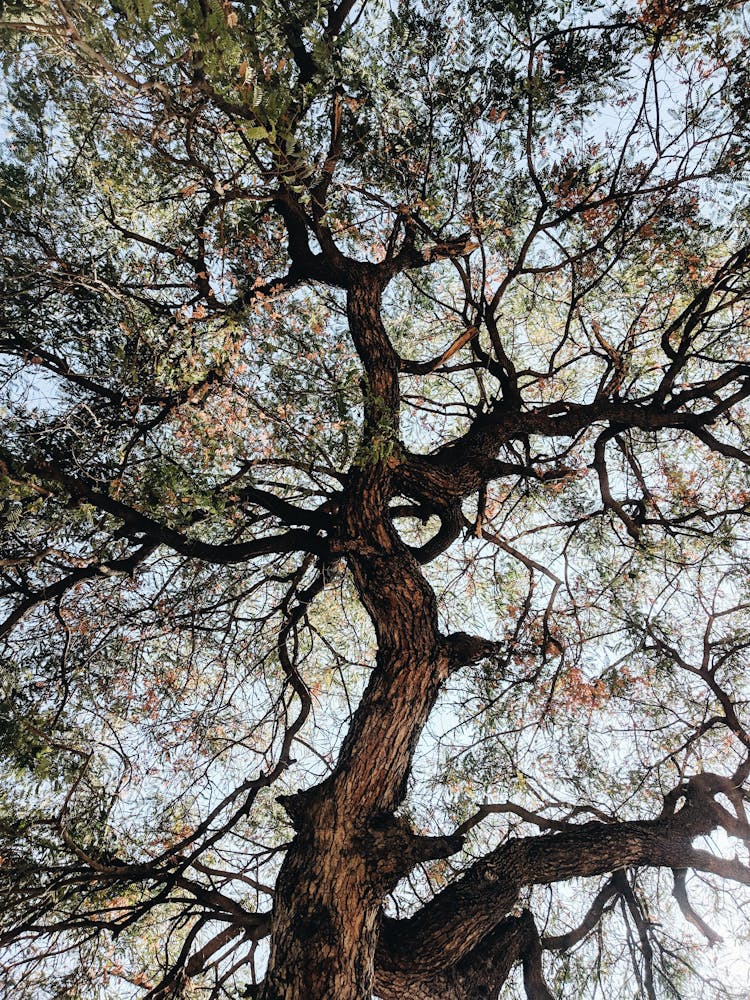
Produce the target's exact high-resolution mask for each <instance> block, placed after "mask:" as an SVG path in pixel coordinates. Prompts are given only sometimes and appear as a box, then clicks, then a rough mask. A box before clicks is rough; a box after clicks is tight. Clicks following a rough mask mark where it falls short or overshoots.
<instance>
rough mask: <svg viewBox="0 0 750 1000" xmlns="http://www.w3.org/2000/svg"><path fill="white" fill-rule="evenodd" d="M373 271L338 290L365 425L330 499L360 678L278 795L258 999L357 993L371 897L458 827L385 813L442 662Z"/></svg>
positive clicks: (445, 658)
mask: <svg viewBox="0 0 750 1000" xmlns="http://www.w3.org/2000/svg"><path fill="white" fill-rule="evenodd" d="M380 294H381V289H380V286H379V285H378V283H377V282H376V281H374V280H373V277H372V275H365V276H364V278H363V280H362V282H360V283H359V284H358V285H357V287H356V288H353V289H352V290H351V291H350V293H349V322H350V328H351V331H352V336H353V339H354V342H355V344H357V347H358V349H359V350H360V354H361V356H362V358H363V362H364V364H365V370H366V375H367V386H366V389H365V430H364V435H363V443H362V448H361V454H360V459H359V462H358V465H357V466H356V467H355V468H354V469H353V470H352V473H351V475H350V481H349V486H348V489H347V491H346V499H345V502H344V505H343V509H342V522H343V525H344V530H343V532H342V538H341V542H340V544H341V548H342V552H343V553H344V554H345V555H346V557H347V559H348V561H349V565H350V568H351V571H352V574H353V577H354V581H355V583H356V586H357V589H358V591H359V595H360V599H361V600H362V603H363V604H364V606H365V608H366V609H367V611H368V613H369V615H370V617H371V619H372V621H373V624H374V627H375V631H376V635H377V639H378V656H377V664H376V667H375V670H374V671H373V674H372V677H371V680H370V684H369V685H368V688H367V690H366V692H365V694H364V696H363V699H362V702H361V704H360V706H359V708H358V710H357V712H356V713H355V716H354V719H353V720H352V724H351V727H350V730H349V733H348V734H347V737H346V739H345V740H344V744H343V746H342V749H341V752H340V755H339V760H338V763H337V766H336V769H335V771H334V773H333V774H332V775H331V776H330V777H329V778H328V779H327V780H326V781H324V782H323V783H322V784H321V785H319V786H317V787H315V788H312V789H309V790H307V791H305V792H301V793H298V794H297V795H295V796H290V797H289V798H288V799H286V800H285V801H284V804H285V806H286V808H287V811H288V812H289V814H290V816H291V818H292V821H293V823H294V825H295V829H296V830H297V835H296V837H295V840H294V842H293V844H292V845H291V847H290V849H289V851H288V853H287V856H286V859H285V861H284V864H283V867H282V871H281V873H280V876H279V880H278V883H277V890H276V903H275V908H274V920H273V931H272V948H271V957H270V964H269V969H268V974H267V978H266V983H265V986H264V990H263V993H262V997H263V1000H333V998H336V1000H365V998H369V997H370V995H371V992H372V983H373V967H374V958H375V948H376V944H377V938H378V921H379V912H380V906H381V903H382V900H383V897H384V895H385V894H386V893H387V892H388V890H389V889H390V888H392V886H393V885H395V882H396V881H397V880H398V878H399V877H401V875H403V874H405V873H406V872H407V871H408V870H409V869H410V868H411V867H413V865H414V864H416V863H417V862H418V861H419V860H422V859H424V858H427V857H436V856H443V855H445V854H450V853H453V851H455V850H456V849H457V848H458V847H459V846H460V838H459V839H456V838H435V839H434V840H432V839H430V838H423V837H415V836H414V835H412V833H411V832H410V830H409V829H408V827H407V826H406V824H404V823H403V822H401V821H399V820H397V819H396V818H395V817H394V811H395V810H396V809H397V808H398V806H399V804H400V803H401V801H402V799H403V796H404V793H405V788H406V779H407V776H408V772H409V767H410V764H411V759H412V755H413V752H414V747H415V745H416V741H417V739H418V738H419V734H420V732H421V730H422V727H423V726H424V724H425V722H426V721H427V717H428V715H429V712H430V710H431V708H432V706H433V705H434V703H435V699H436V697H437V694H438V691H439V689H440V685H441V684H442V682H443V680H444V679H445V678H446V677H447V675H448V673H449V670H450V667H451V646H450V644H449V643H448V642H446V640H445V639H444V638H443V637H442V636H441V635H440V632H439V630H438V627H437V607H436V602H435V596H434V593H433V591H432V589H431V588H430V586H429V585H428V584H427V582H426V581H425V579H424V577H423V576H422V573H421V571H420V569H419V565H418V563H417V562H416V560H415V559H414V558H413V556H411V555H410V554H409V552H408V551H407V550H406V547H405V546H404V544H403V543H402V542H401V540H400V539H399V537H398V535H397V533H396V532H395V530H394V528H393V525H392V523H391V519H390V516H389V514H388V505H389V502H390V496H391V478H392V467H393V461H392V460H390V459H391V457H392V456H391V454H390V449H391V448H393V447H395V446H396V445H397V435H398V403H399V392H398V363H397V358H396V357H395V355H394V353H393V350H392V348H391V346H390V343H389V341H388V338H387V335H386V333H385V330H384V328H383V325H382V321H381V318H380Z"/></svg>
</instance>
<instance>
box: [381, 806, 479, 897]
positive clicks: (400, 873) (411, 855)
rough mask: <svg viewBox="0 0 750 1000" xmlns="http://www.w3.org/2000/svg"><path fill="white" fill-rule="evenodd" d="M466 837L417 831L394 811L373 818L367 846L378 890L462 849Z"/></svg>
mask: <svg viewBox="0 0 750 1000" xmlns="http://www.w3.org/2000/svg"><path fill="white" fill-rule="evenodd" d="M465 839H466V838H465V837H464V836H462V835H461V834H450V835H448V836H439V837H427V836H422V835H421V834H417V833H414V831H413V830H412V828H411V825H410V824H409V822H408V820H406V819H404V818H403V817H401V816H394V815H393V814H392V813H382V814H381V815H379V816H376V817H374V818H373V820H372V821H371V822H370V824H369V826H368V828H367V832H366V834H365V838H364V840H365V845H364V846H365V854H366V856H367V857H368V859H369V861H370V864H371V865H372V873H371V878H372V880H373V883H374V885H375V886H376V887H377V891H378V893H382V892H384V891H385V892H388V891H390V889H392V888H393V887H394V886H395V885H396V883H397V882H398V881H399V879H401V878H403V877H404V875H406V874H408V872H410V871H411V870H412V868H414V866H415V865H417V864H419V863H420V862H424V861H434V860H436V859H438V858H448V857H450V856H451V854H455V853H456V852H457V851H460V850H461V848H462V847H463V845H464V840H465Z"/></svg>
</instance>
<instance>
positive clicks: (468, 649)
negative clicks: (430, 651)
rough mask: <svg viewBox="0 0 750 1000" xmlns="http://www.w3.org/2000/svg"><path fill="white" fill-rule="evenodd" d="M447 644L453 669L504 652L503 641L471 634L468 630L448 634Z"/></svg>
mask: <svg viewBox="0 0 750 1000" xmlns="http://www.w3.org/2000/svg"><path fill="white" fill-rule="evenodd" d="M445 646H446V652H447V654H448V659H449V661H450V669H451V670H458V669H459V667H465V666H468V665H469V664H472V663H479V661H480V660H487V659H490V658H491V657H494V656H500V654H501V653H502V652H503V643H501V642H494V641H493V640H492V639H485V638H484V637H483V636H480V635H469V634H468V633H467V632H451V634H450V635H449V636H446V639H445Z"/></svg>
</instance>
